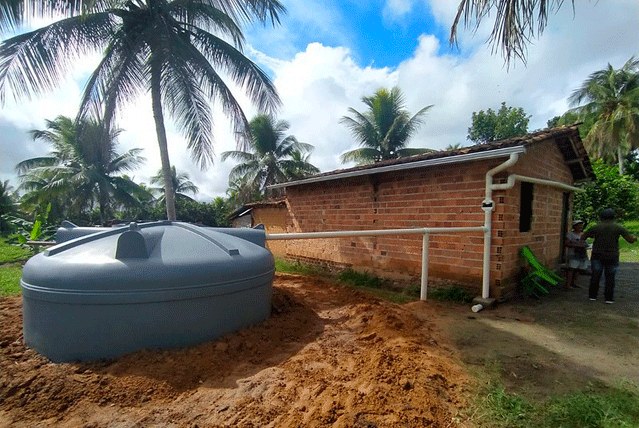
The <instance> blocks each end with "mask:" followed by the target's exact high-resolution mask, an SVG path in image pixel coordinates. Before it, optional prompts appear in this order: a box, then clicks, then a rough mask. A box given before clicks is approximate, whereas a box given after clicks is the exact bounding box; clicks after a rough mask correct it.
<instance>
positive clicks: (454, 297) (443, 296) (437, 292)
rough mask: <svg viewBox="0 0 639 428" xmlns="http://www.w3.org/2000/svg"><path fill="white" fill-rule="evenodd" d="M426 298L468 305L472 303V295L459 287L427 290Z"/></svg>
mask: <svg viewBox="0 0 639 428" xmlns="http://www.w3.org/2000/svg"><path fill="white" fill-rule="evenodd" d="M428 298H429V299H433V300H440V301H448V302H457V303H470V302H472V301H473V295H472V294H471V293H470V292H469V291H468V290H466V289H465V288H462V287H459V286H452V287H439V288H432V289H430V290H428Z"/></svg>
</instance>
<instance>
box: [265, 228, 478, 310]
mask: <svg viewBox="0 0 639 428" xmlns="http://www.w3.org/2000/svg"><path fill="white" fill-rule="evenodd" d="M462 232H485V227H484V226H470V227H422V228H418V229H378V230H341V231H334V232H306V233H271V234H267V235H266V239H268V240H274V241H278V240H284V239H321V238H343V237H352V236H380V235H416V234H421V235H422V272H421V284H420V285H421V288H420V293H419V298H420V300H426V297H427V294H428V246H429V244H428V239H429V236H430V234H431V233H462Z"/></svg>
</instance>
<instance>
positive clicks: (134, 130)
mask: <svg viewBox="0 0 639 428" xmlns="http://www.w3.org/2000/svg"><path fill="white" fill-rule="evenodd" d="M331 4H332V3H331ZM406 4H408V3H406ZM457 4H458V2H457V1H449V0H431V2H430V5H431V7H432V10H433V13H434V15H435V17H436V19H438V20H439V24H440V25H443V26H449V25H450V23H451V22H452V18H453V17H454V14H455V10H456V7H457ZM323 5H324V3H323V2H320V1H318V0H314V1H311V2H301V1H298V0H295V1H290V2H288V3H287V7H288V8H289V14H291V15H294V16H292V18H291V20H290V26H289V27H285V28H278V29H275V30H273V31H272V32H267V31H260V32H259V34H261V35H262V36H261V37H262V38H251V39H249V40H248V42H249V43H250V44H251V46H252V47H253V49H254V50H251V49H249V50H248V52H249V54H250V55H251V56H252V57H253V58H255V59H256V61H257V62H258V63H260V64H261V65H262V66H263V67H265V68H267V69H268V70H269V72H270V74H271V76H272V78H273V81H274V83H275V85H276V87H277V89H278V92H279V94H280V97H281V99H282V103H283V104H282V109H281V111H280V112H279V115H278V117H279V118H280V119H285V120H288V121H289V122H290V123H291V128H290V133H291V134H293V135H295V136H297V137H298V139H299V140H300V141H304V142H307V143H310V144H313V145H314V146H315V152H314V153H313V155H312V156H311V162H313V163H314V164H315V165H316V166H318V167H319V168H320V169H321V170H322V171H327V170H332V169H337V168H343V167H344V165H341V164H340V163H339V155H340V154H341V153H343V152H345V151H346V150H351V149H353V148H355V147H356V146H355V143H354V141H353V139H352V137H351V136H350V134H349V132H348V129H346V128H345V127H344V126H343V125H341V124H340V123H339V120H340V118H341V117H342V116H344V115H347V114H348V108H349V107H353V108H355V109H357V110H360V111H361V110H364V109H365V107H364V105H363V104H362V103H361V101H360V100H361V98H362V97H363V96H367V95H371V94H372V93H373V92H374V91H375V90H377V89H379V88H380V87H386V88H390V87H392V86H395V85H398V86H399V87H400V88H401V89H402V90H403V92H404V94H405V96H406V102H407V108H408V109H409V110H410V111H412V112H416V111H417V110H418V109H420V108H421V107H424V106H426V105H429V104H434V107H433V108H432V109H431V111H430V112H429V113H428V115H427V116H426V120H425V124H424V126H423V127H422V128H421V130H420V132H419V133H418V134H417V135H416V137H415V138H414V140H413V141H412V143H411V146H413V147H423V146H426V147H432V148H444V147H445V146H446V145H448V144H454V143H458V142H465V138H466V133H467V128H468V126H469V125H470V118H471V115H472V112H473V111H478V110H482V109H483V110H485V109H487V108H493V109H495V108H498V107H499V105H500V103H501V102H502V101H505V102H506V103H507V104H508V105H509V106H514V107H522V108H523V109H524V110H525V111H526V112H527V113H528V114H531V115H532V116H533V118H532V120H531V123H530V126H529V128H530V129H531V130H532V129H536V128H541V127H545V124H546V121H547V120H548V119H550V118H552V117H553V116H555V115H558V114H561V113H563V112H564V111H565V110H566V109H567V108H568V104H567V101H566V99H567V97H568V96H569V95H570V93H571V92H572V90H574V89H575V88H576V87H578V86H579V85H580V84H581V82H582V81H583V80H584V79H585V78H586V77H587V76H588V75H589V74H590V73H592V72H593V71H596V70H599V69H602V68H603V67H605V66H606V64H607V63H608V62H610V63H611V64H612V65H613V66H615V67H619V66H621V65H622V64H623V63H624V62H625V61H626V60H627V59H628V58H629V57H630V56H632V55H638V54H639V51H638V49H639V48H638V47H637V44H636V27H637V18H638V17H639V2H637V1H636V0H618V1H617V2H615V7H614V8H613V7H609V6H608V5H607V4H603V3H602V2H594V1H591V2H579V3H578V4H577V5H576V12H575V15H574V17H573V13H572V9H571V8H570V4H569V3H567V5H565V6H564V8H563V9H562V10H561V11H560V12H559V13H558V14H556V15H553V16H551V17H550V20H549V26H548V28H547V29H546V31H545V32H544V34H543V35H542V37H541V38H539V39H538V40H535V41H534V43H533V44H531V45H530V47H529V51H528V54H529V56H528V65H527V66H526V67H524V66H523V65H521V64H516V65H515V66H514V67H511V68H510V70H507V69H506V68H505V66H504V63H503V59H502V58H501V57H500V56H497V55H491V53H490V48H489V47H488V46H486V45H484V44H483V42H484V40H485V35H486V33H487V31H489V27H490V25H483V26H482V27H481V28H480V30H479V32H478V34H476V35H473V34H472V32H471V31H462V33H460V49H461V54H460V55H441V54H438V51H439V44H440V43H448V42H447V41H445V40H444V41H439V40H437V39H436V38H435V37H434V36H431V35H423V36H422V37H421V38H420V40H419V45H418V47H417V49H416V50H415V52H414V53H413V54H412V56H411V57H410V58H406V60H404V61H403V62H402V63H401V64H398V65H397V67H396V68H393V69H390V68H375V67H361V66H359V65H357V62H356V61H355V60H354V57H356V56H357V55H356V54H357V53H356V52H351V51H349V50H348V49H347V48H345V47H343V46H345V45H346V43H343V44H342V46H340V45H335V40H345V39H344V38H348V35H349V33H350V34H352V32H353V31H356V29H355V28H348V27H347V25H348V21H347V20H344V17H343V16H342V15H341V13H340V12H339V11H338V10H336V9H335V8H334V7H331V6H326V7H323ZM396 5H400V6H401V3H396ZM333 6H334V5H333ZM300 23H304V25H307V27H308V28H305V30H307V29H311V30H312V31H316V32H317V38H316V40H325V39H326V37H328V36H326V37H325V35H326V34H327V33H330V32H334V34H332V35H331V36H330V37H328V39H330V42H326V41H325V42H324V43H319V42H313V43H308V44H307V45H306V46H305V48H304V49H303V50H302V51H299V52H296V51H295V50H294V49H292V46H293V44H292V43H286V38H285V37H283V35H292V37H295V34H296V32H297V29H296V28H295V27H294V25H299V24H300ZM485 24H490V23H485ZM285 25H289V24H285ZM487 28H488V29H487ZM256 34H257V33H256ZM271 43H272V44H271ZM276 47H281V50H280V51H277V50H276ZM267 48H268V49H267ZM87 68H90V67H89V66H88V65H87ZM83 73H86V70H80V71H79V72H78V76H82V75H83ZM80 92H81V88H80V86H79V85H78V84H75V83H73V81H70V83H69V82H67V83H65V84H64V87H63V89H60V90H58V91H57V92H55V93H52V94H51V95H49V96H47V97H43V98H41V99H40V100H38V101H33V102H24V103H19V104H11V105H8V106H5V107H3V109H2V110H1V111H0V129H1V130H2V131H3V132H2V134H3V139H2V140H0V151H1V153H0V158H2V162H0V174H4V176H5V177H6V176H7V175H8V174H10V168H9V167H7V164H8V163H9V162H10V161H9V159H10V160H11V161H12V162H13V161H15V160H16V159H17V158H18V157H20V156H26V157H30V156H33V155H34V153H38V150H41V147H39V146H37V145H34V144H35V143H33V142H31V141H30V139H29V138H28V136H26V134H24V135H25V136H26V137H20V131H19V130H21V132H23V133H24V132H26V130H28V129H32V128H37V127H42V126H43V125H44V119H53V118H54V117H55V116H57V115H59V114H68V115H74V114H75V111H76V108H77V103H78V100H79V96H80ZM235 94H236V96H238V98H239V99H240V103H241V104H242V106H244V108H245V109H246V110H245V112H246V115H247V117H249V118H251V117H252V116H253V115H254V114H255V113H256V111H255V109H254V108H253V107H252V106H251V104H250V103H249V102H248V100H247V99H246V97H244V96H243V95H241V91H236V92H235ZM149 105H150V101H149V100H148V97H146V96H143V97H141V98H140V100H139V101H138V102H136V103H135V104H134V105H132V106H131V107H130V108H129V109H127V110H126V111H125V112H124V114H123V115H122V118H121V120H120V122H119V125H120V127H122V128H124V129H125V132H124V133H123V134H122V136H121V138H120V142H121V147H120V149H121V151H124V150H128V149H130V148H133V147H144V148H145V151H144V156H146V157H147V159H148V161H147V165H146V166H145V167H144V168H142V169H140V170H139V171H137V172H135V173H134V175H135V177H136V179H138V180H140V181H145V182H147V183H148V181H149V177H150V176H152V175H154V174H155V173H156V172H157V170H158V169H159V167H160V162H159V150H158V148H157V139H156V136H155V126H154V124H153V119H152V116H151V113H150V107H149ZM214 112H215V113H214V123H215V141H216V145H215V151H216V154H217V160H216V163H215V165H213V166H212V167H211V168H209V169H208V170H207V171H201V170H200V169H199V168H198V167H197V166H196V165H195V164H194V163H193V162H192V161H191V159H190V156H189V153H188V151H187V149H186V143H185V142H184V139H183V138H182V137H181V136H180V134H179V132H177V131H176V130H175V129H174V128H173V127H172V126H171V125H170V124H169V125H168V133H169V145H170V157H171V161H172V163H173V164H174V165H175V166H176V168H177V169H178V170H180V171H186V172H188V173H189V174H190V176H191V179H192V181H193V182H194V183H195V184H196V185H198V186H199V187H200V191H201V195H200V196H199V197H200V198H201V199H210V198H212V197H214V196H217V195H224V192H225V190H226V188H227V182H228V172H229V171H230V169H231V168H232V167H233V162H232V161H226V162H221V161H220V160H219V155H220V154H221V153H222V152H223V151H226V150H233V149H235V141H234V139H233V136H232V134H231V132H230V129H229V122H228V119H226V118H225V117H224V116H223V115H222V113H221V112H220V111H219V109H218V108H216V109H214ZM167 122H168V120H167ZM5 131H6V132H5ZM0 178H2V176H1V175H0ZM15 184H16V183H15V181H14V185H15Z"/></svg>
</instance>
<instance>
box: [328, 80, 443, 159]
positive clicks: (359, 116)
mask: <svg viewBox="0 0 639 428" xmlns="http://www.w3.org/2000/svg"><path fill="white" fill-rule="evenodd" d="M362 101H363V102H364V104H366V105H367V106H368V111H366V112H365V113H360V112H358V111H357V110H355V109H354V108H349V109H348V111H349V112H350V113H351V114H352V115H353V117H349V116H344V117H342V119H341V120H340V123H343V124H344V125H346V126H347V127H348V128H349V129H350V130H351V133H352V134H353V136H354V137H355V139H356V140H357V142H358V143H359V145H360V146H363V147H362V148H360V149H355V150H351V151H349V152H346V153H344V154H343V155H342V156H341V160H342V163H346V162H355V163H357V164H359V165H363V164H370V163H375V162H380V161H383V160H387V159H397V158H400V157H404V156H411V155H416V154H421V153H429V152H432V151H434V150H432V149H426V148H422V149H418V148H407V147H406V144H408V140H409V139H410V137H411V136H412V135H413V134H414V133H415V131H417V129H418V128H419V126H420V125H421V124H422V122H423V117H424V115H425V114H426V112H427V111H428V110H430V109H431V107H433V106H432V105H429V106H426V107H424V108H422V109H421V110H419V111H418V112H417V113H415V114H414V115H413V116H412V117H411V116H410V113H409V112H408V111H407V110H406V109H405V103H404V95H403V94H402V92H401V90H400V89H399V88H397V87H394V88H393V89H391V90H390V91H389V90H388V89H384V88H382V89H379V90H378V91H377V92H375V94H374V95H373V96H370V97H363V98H362Z"/></svg>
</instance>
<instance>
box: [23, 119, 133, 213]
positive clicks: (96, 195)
mask: <svg viewBox="0 0 639 428" xmlns="http://www.w3.org/2000/svg"><path fill="white" fill-rule="evenodd" d="M120 133H121V130H120V129H111V130H108V131H107V130H105V129H104V127H103V124H101V123H98V122H95V121H91V120H86V121H83V122H81V123H80V124H76V123H75V122H74V121H73V119H71V118H68V117H64V116H58V117H57V118H56V119H55V120H52V121H47V129H46V130H33V131H31V135H32V137H33V139H34V140H40V141H43V142H45V143H49V144H51V145H52V146H53V151H52V152H51V153H50V154H49V155H48V156H43V157H37V158H32V159H27V160H25V161H22V162H20V163H19V164H18V165H17V166H16V170H17V171H18V174H20V178H21V180H22V184H21V188H22V189H23V190H25V191H27V192H28V193H27V194H26V195H25V197H24V202H26V203H29V202H31V203H35V204H37V205H41V204H44V203H47V202H52V201H53V202H57V204H59V203H60V202H61V201H63V200H64V201H66V202H67V204H68V205H69V206H70V207H71V212H74V213H75V214H76V215H79V213H81V212H83V211H86V210H87V209H90V208H92V207H93V206H94V204H97V206H98V208H99V211H100V220H101V222H103V223H104V222H105V220H106V219H107V217H108V216H110V215H112V213H113V203H114V202H115V203H121V204H123V205H126V206H134V205H136V204H137V199H136V198H135V196H134V195H135V194H136V192H141V189H140V188H139V187H138V186H137V184H135V183H134V182H133V181H132V180H130V179H129V178H127V177H123V176H121V175H120V174H121V173H122V172H125V171H131V170H133V169H135V168H137V167H138V166H139V165H140V164H141V163H142V162H144V160H145V159H144V158H143V157H141V156H140V152H141V150H142V149H132V150H129V151H128V152H126V153H122V154H120V153H117V152H116V146H117V143H116V140H117V137H118V135H119V134H120ZM57 204H56V205H57Z"/></svg>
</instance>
